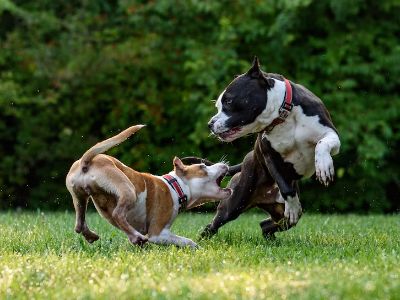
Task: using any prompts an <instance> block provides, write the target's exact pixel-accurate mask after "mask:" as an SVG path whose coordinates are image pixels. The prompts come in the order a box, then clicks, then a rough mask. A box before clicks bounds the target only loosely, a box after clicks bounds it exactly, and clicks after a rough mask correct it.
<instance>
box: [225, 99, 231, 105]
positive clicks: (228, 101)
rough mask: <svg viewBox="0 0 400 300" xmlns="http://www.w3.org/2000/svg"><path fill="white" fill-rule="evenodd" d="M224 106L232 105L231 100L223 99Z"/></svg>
mask: <svg viewBox="0 0 400 300" xmlns="http://www.w3.org/2000/svg"><path fill="white" fill-rule="evenodd" d="M224 104H226V105H231V104H232V99H227V98H225V101H224Z"/></svg>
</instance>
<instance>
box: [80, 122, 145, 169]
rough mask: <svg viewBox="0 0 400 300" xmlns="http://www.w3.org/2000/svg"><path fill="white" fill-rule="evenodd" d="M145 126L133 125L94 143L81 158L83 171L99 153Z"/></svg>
mask: <svg viewBox="0 0 400 300" xmlns="http://www.w3.org/2000/svg"><path fill="white" fill-rule="evenodd" d="M144 126H146V125H135V126H131V127H129V128H127V129H125V130H124V131H122V132H121V133H119V134H117V135H115V136H113V137H111V138H109V139H107V140H105V141H102V142H100V143H97V144H96V145H94V146H93V147H92V148H90V149H89V150H88V151H86V152H85V153H84V154H83V156H82V158H81V167H82V171H83V172H87V170H88V167H89V164H90V162H91V161H92V159H93V158H94V157H95V156H96V155H97V154H100V153H104V152H106V151H107V150H108V149H111V148H112V147H114V146H117V145H119V144H121V143H122V142H123V141H125V140H126V139H128V138H129V137H130V136H131V135H132V134H134V133H135V132H136V131H138V130H139V129H141V128H142V127H144Z"/></svg>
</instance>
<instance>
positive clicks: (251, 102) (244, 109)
mask: <svg viewBox="0 0 400 300" xmlns="http://www.w3.org/2000/svg"><path fill="white" fill-rule="evenodd" d="M270 88H272V87H271V86H269V85H268V84H267V83H266V82H265V81H264V79H262V78H253V77H251V76H249V75H247V74H243V75H241V76H239V77H237V78H236V79H235V80H233V81H232V82H231V83H230V84H229V85H228V87H227V88H226V91H225V93H224V94H223V96H222V99H221V104H222V111H223V112H224V113H225V114H226V115H227V116H228V117H229V119H228V120H227V121H226V124H225V126H226V127H228V128H234V127H237V126H244V125H247V124H251V123H253V122H254V120H255V119H256V118H257V117H258V116H259V115H260V114H261V113H262V111H263V110H264V109H265V107H266V106H267V100H268V99H267V90H268V89H270Z"/></svg>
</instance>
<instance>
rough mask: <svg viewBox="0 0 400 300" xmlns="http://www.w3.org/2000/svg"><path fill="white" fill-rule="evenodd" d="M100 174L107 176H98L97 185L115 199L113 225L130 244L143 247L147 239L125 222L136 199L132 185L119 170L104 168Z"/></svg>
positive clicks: (112, 215)
mask: <svg viewBox="0 0 400 300" xmlns="http://www.w3.org/2000/svg"><path fill="white" fill-rule="evenodd" d="M102 172H104V174H107V176H98V178H97V184H98V185H99V186H100V187H102V188H103V189H105V190H107V191H108V192H109V193H110V194H113V195H114V196H115V197H116V199H117V205H116V206H115V208H114V209H113V211H112V214H111V217H112V220H113V223H115V224H116V225H117V227H118V228H119V229H121V230H122V231H123V232H125V233H126V235H127V236H128V239H129V241H130V242H131V243H132V244H134V245H139V246H140V245H143V244H144V243H146V242H147V238H146V237H145V236H144V235H142V234H141V233H140V232H138V231H137V230H136V229H135V228H133V227H132V226H131V225H130V224H129V222H128V220H127V215H128V211H129V209H131V208H132V207H133V206H134V204H135V202H136V198H137V197H136V189H135V187H134V185H133V184H132V182H131V181H130V180H129V179H128V177H127V176H126V175H125V174H124V173H123V172H122V171H120V170H119V169H115V168H114V167H112V168H104V169H103V170H102Z"/></svg>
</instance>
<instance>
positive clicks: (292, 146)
mask: <svg viewBox="0 0 400 300" xmlns="http://www.w3.org/2000/svg"><path fill="white" fill-rule="evenodd" d="M292 113H295V114H296V115H295V117H292V118H289V119H287V120H286V121H285V123H283V124H280V125H278V126H276V127H275V128H274V129H273V130H272V132H271V133H270V134H268V135H267V139H268V140H269V141H270V143H271V146H272V148H273V149H274V150H275V151H276V152H278V153H279V154H280V155H281V157H282V159H283V160H284V161H285V162H289V163H291V164H293V167H294V169H295V170H296V172H297V174H299V175H301V176H303V177H310V176H311V175H312V174H314V172H315V164H314V156H315V146H316V143H317V142H318V140H319V139H320V137H321V136H323V135H324V134H325V133H326V131H327V130H329V128H327V127H325V126H323V125H321V124H320V123H319V117H318V116H306V115H305V114H304V113H303V111H302V109H301V107H295V108H294V110H293V112H292Z"/></svg>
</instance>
